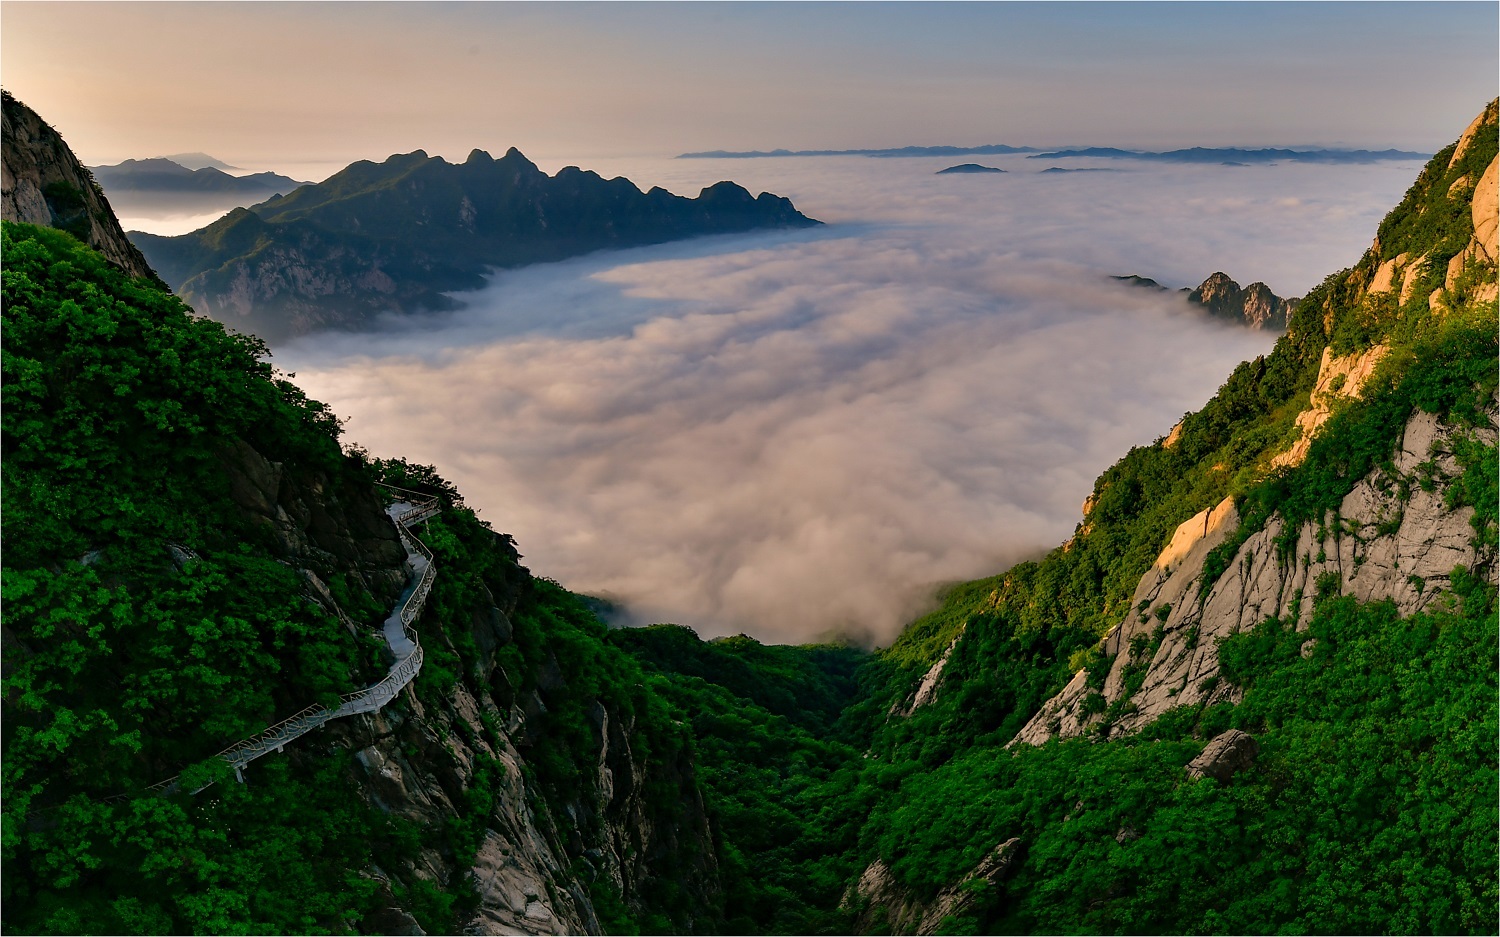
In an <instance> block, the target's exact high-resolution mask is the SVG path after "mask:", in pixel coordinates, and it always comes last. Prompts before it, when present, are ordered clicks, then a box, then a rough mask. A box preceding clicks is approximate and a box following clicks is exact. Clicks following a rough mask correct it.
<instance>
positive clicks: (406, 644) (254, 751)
mask: <svg viewBox="0 0 1500 937" xmlns="http://www.w3.org/2000/svg"><path fill="white" fill-rule="evenodd" d="M382 487H386V488H391V489H392V490H393V491H397V492H400V493H402V494H406V495H412V494H417V493H416V492H409V491H404V490H403V489H399V488H394V487H393V486H390V485H385V486H382ZM441 510H442V505H441V503H440V502H439V501H438V499H437V498H433V497H430V496H423V500H420V501H397V502H396V503H395V504H392V505H391V506H390V507H389V508H387V509H386V513H387V514H388V515H389V516H390V518H391V521H392V522H394V523H395V525H396V533H397V534H399V535H400V537H401V545H402V546H404V547H405V548H406V563H407V567H408V568H409V569H410V570H411V579H410V581H409V584H408V585H407V587H406V591H405V592H403V593H402V594H401V599H400V601H398V602H397V603H396V605H395V607H394V608H393V609H392V610H391V614H390V617H389V618H387V619H386V621H385V626H384V628H383V634H384V636H385V642H386V644H387V645H388V646H389V647H390V649H391V654H392V655H393V656H394V657H395V662H394V663H393V664H392V665H391V669H390V671H389V672H388V673H387V674H386V675H385V678H384V679H382V680H381V681H380V682H379V683H376V684H374V685H372V686H368V687H365V688H364V689H363V690H358V691H356V692H353V693H346V694H344V695H343V696H342V697H341V699H342V700H343V702H342V704H341V705H340V706H339V707H338V708H337V709H328V708H327V707H325V706H319V705H312V706H309V707H307V708H306V709H304V710H302V711H301V712H299V713H296V714H295V715H293V716H291V717H289V718H287V719H284V720H282V721H281V722H278V723H277V724H276V725H274V726H271V727H270V728H269V729H266V730H265V731H264V732H261V733H260V734H258V735H254V736H251V737H250V738H248V739H244V740H242V741H239V742H236V743H235V744H233V745H231V746H229V747H228V748H226V749H224V750H223V751H221V752H219V753H218V756H217V757H219V758H222V759H224V760H225V761H227V762H229V764H230V765H231V766H232V767H233V768H234V774H235V777H237V778H239V779H240V780H241V781H243V780H244V774H243V773H242V770H243V769H244V767H245V766H246V765H248V764H249V763H250V762H252V761H254V760H255V759H257V758H259V757H261V756H262V755H266V754H269V753H271V752H273V751H274V752H279V751H281V750H282V748H283V747H285V746H286V744H287V743H288V742H291V741H294V740H296V739H298V738H301V737H302V736H304V735H306V734H307V733H309V732H311V731H312V730H313V729H316V728H318V727H319V726H321V725H323V724H324V723H326V722H329V721H330V720H333V719H340V718H342V717H344V716H353V715H357V714H359V713H372V712H378V711H379V710H381V709H382V708H384V707H385V705H386V704H387V703H389V702H390V701H391V700H393V699H395V698H396V697H397V696H398V695H399V694H400V693H401V691H402V690H404V689H406V686H407V684H409V683H411V681H412V680H414V679H415V678H416V676H417V674H418V673H420V672H421V670H422V645H421V644H420V643H418V641H417V633H416V631H415V630H413V628H412V622H414V621H416V620H417V616H418V615H420V614H422V607H423V606H424V605H425V604H426V602H427V595H428V593H429V592H431V591H432V583H433V580H434V579H436V578H437V566H436V564H434V562H433V557H432V551H431V550H429V549H428V548H427V545H426V544H425V543H423V542H422V541H421V540H418V539H417V538H416V536H415V535H413V534H412V533H411V531H410V528H411V527H414V526H415V525H417V524H419V523H421V522H422V521H425V520H427V519H428V518H431V517H433V516H434V515H436V514H437V513H438V512H439V511H441ZM207 786H208V785H204V787H207ZM179 789H180V776H174V777H170V778H167V779H166V780H165V781H160V782H158V783H156V784H153V785H151V787H150V788H148V790H154V791H162V792H175V791H177V790H179ZM201 790H203V787H199V788H197V789H195V790H194V791H192V793H195V794H196V793H197V792H198V791H201ZM126 796H128V795H121V798H122V799H123V798H124V797H126Z"/></svg>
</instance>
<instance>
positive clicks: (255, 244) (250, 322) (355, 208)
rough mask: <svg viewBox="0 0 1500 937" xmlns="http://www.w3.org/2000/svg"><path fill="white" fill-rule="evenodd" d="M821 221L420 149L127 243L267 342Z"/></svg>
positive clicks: (782, 210)
mask: <svg viewBox="0 0 1500 937" xmlns="http://www.w3.org/2000/svg"><path fill="white" fill-rule="evenodd" d="M819 223H820V222H817V221H815V220H813V219H811V218H808V217H807V216H805V215H803V214H802V213H801V212H799V211H797V209H796V208H795V207H794V206H793V205H792V203H791V202H790V201H788V200H787V199H784V198H781V197H779V196H776V195H772V194H770V193H765V192H763V193H761V195H760V196H759V197H758V198H757V197H753V196H751V195H750V193H749V192H747V191H746V190H745V189H743V188H742V187H740V186H738V185H735V184H734V183H732V182H720V183H718V184H716V185H712V186H709V187H708V188H706V189H704V190H703V191H702V192H701V193H699V195H698V196H697V197H696V198H691V199H690V198H684V197H681V196H678V195H673V194H672V193H670V192H668V191H667V190H665V189H662V188H653V189H651V190H650V191H649V192H644V193H643V192H641V190H640V189H638V188H637V187H636V186H635V185H634V184H633V183H632V182H630V180H628V179H624V178H616V179H609V180H606V179H604V178H602V177H601V176H599V175H598V174H597V173H594V172H587V171H584V170H581V169H579V168H578V167H576V166H569V167H566V168H564V169H562V170H560V171H559V172H558V173H557V174H556V175H555V176H548V175H547V174H546V173H544V172H542V171H541V170H540V169H538V168H537V166H536V164H535V163H533V162H531V161H530V160H529V159H527V158H526V157H525V156H523V155H522V154H521V152H520V151H519V150H517V149H515V148H511V149H510V150H509V151H508V152H507V153H506V154H505V155H504V156H503V157H501V158H500V159H494V158H492V157H491V156H490V155H489V154H488V153H486V152H484V151H483V150H474V151H473V152H472V153H470V154H469V157H468V159H467V160H465V161H464V162H463V163H457V164H455V163H449V162H447V161H446V160H444V159H442V158H440V157H433V156H428V155H427V153H425V152H424V151H422V150H417V151H415V152H412V153H405V154H400V155H396V156H392V157H390V158H389V159H387V160H385V161H384V162H382V163H374V162H369V161H365V160H362V161H360V162H357V163H353V164H351V165H350V166H348V167H347V168H345V169H343V170H342V171H340V172H338V173H336V174H335V175H333V176H331V177H330V178H328V179H327V180H325V181H323V182H321V183H318V184H316V185H306V186H303V187H301V188H299V189H297V190H296V191H294V192H292V193H291V194H290V195H286V196H273V197H272V198H271V199H269V200H267V201H265V202H262V203H260V204H258V205H255V206H253V207H252V208H250V209H244V208H240V209H236V210H234V211H232V212H230V213H229V214H228V215H225V216H224V217H223V218H221V219H219V220H218V221H216V222H214V223H213V224H211V225H209V226H207V227H205V228H201V229H199V230H197V231H194V232H192V233H190V234H185V235H181V236H179V237H161V236H157V235H151V234H144V233H141V232H133V233H132V235H131V237H132V239H133V240H134V242H135V243H136V244H137V245H139V246H140V248H141V250H142V251H144V252H145V254H146V256H147V258H148V259H150V260H151V262H152V264H153V265H154V266H155V267H156V268H157V270H158V271H160V272H161V275H162V277H163V278H164V279H165V280H166V281H167V283H169V284H170V285H171V286H172V287H173V288H174V289H175V290H176V291H177V292H178V294H179V295H181V296H183V297H184V298H185V299H186V300H188V302H190V303H192V304H193V305H194V306H195V307H196V308H197V309H198V311H199V312H203V313H206V314H207V315H210V316H213V317H214V318H216V319H218V320H219V321H221V322H224V323H226V324H228V325H231V326H233V327H234V328H236V329H240V330H242V331H249V332H254V333H255V334H257V335H260V336H261V337H262V338H264V339H266V340H267V341H271V342H276V341H280V340H283V339H286V338H291V337H293V336H296V335H301V334H305V333H307V332H310V331H314V330H317V329H326V328H334V329H356V328H359V327H361V326H362V325H364V324H366V323H368V322H369V321H370V320H371V319H373V318H374V317H375V316H377V315H379V314H381V313H385V312H392V311H394V312H413V311H418V310H423V309H427V310H441V309H451V308H454V307H455V305H456V304H455V303H454V301H453V300H452V299H451V298H449V297H448V296H447V295H445V294H447V293H449V292H453V291H458V290H472V289H478V288H479V287H480V286H482V285H483V284H484V276H485V274H486V273H487V272H488V271H489V270H490V269H491V268H496V267H518V266H522V265H525V264H531V263H538V262H543V261H555V260H562V259H565V258H568V257H575V256H578V255H580V254H585V253H588V252H590V251H596V250H601V249H604V248H622V247H637V246H642V245H646V244H657V243H661V242H663V241H670V240H676V239H679V238H686V237H694V236H697V235H704V234H726V233H735V232H743V231H751V230H758V229H767V228H799V227H807V226H810V225H816V224H819Z"/></svg>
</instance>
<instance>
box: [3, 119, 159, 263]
mask: <svg viewBox="0 0 1500 937" xmlns="http://www.w3.org/2000/svg"><path fill="white" fill-rule="evenodd" d="M0 119H3V127H0V218H4V219H5V220H6V221H20V222H25V223H26V224H36V225H45V226H47V227H51V228H60V229H62V230H64V231H67V232H68V233H69V234H71V235H73V236H74V237H76V238H78V239H79V240H80V241H82V242H83V243H85V244H87V245H89V246H90V247H92V248H94V249H95V250H97V251H98V252H99V253H101V254H103V255H104V256H105V257H106V258H108V259H109V260H110V262H111V263H113V264H115V265H116V266H118V267H120V268H121V269H122V270H124V271H125V272H126V273H128V274H130V275H131V276H133V277H147V278H149V279H151V280H156V274H155V273H153V272H152V270H151V266H150V264H148V263H146V258H145V257H144V256H142V254H141V252H140V250H139V249H137V248H136V246H135V245H134V244H132V243H130V240H129V239H128V238H126V237H125V232H124V230H123V229H122V228H121V227H120V222H119V221H118V220H117V219H116V218H115V215H114V212H113V211H112V210H111V209H110V207H109V201H108V200H107V199H106V198H105V197H104V192H103V191H102V190H100V189H99V187H98V186H96V185H95V184H94V179H93V176H91V175H90V174H89V171H88V170H87V169H85V168H84V166H83V164H82V163H80V162H79V161H78V158H77V157H76V156H74V155H73V151H72V150H70V149H69V148H68V145H67V144H66V143H64V142H63V138H62V137H61V136H60V135H59V134H58V132H57V131H56V130H53V129H52V127H51V126H50V125H49V124H48V123H47V122H46V121H44V120H42V119H41V117H39V116H37V113H36V111H33V110H32V109H31V108H29V107H27V106H26V105H24V104H22V103H21V102H20V101H17V100H16V99H15V98H13V97H11V96H10V94H9V92H6V93H5V94H4V95H3V118H0Z"/></svg>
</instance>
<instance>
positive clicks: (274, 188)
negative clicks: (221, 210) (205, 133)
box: [90, 154, 307, 201]
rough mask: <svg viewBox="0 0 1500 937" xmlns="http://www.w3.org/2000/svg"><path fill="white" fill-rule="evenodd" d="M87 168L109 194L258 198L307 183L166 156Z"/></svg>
mask: <svg viewBox="0 0 1500 937" xmlns="http://www.w3.org/2000/svg"><path fill="white" fill-rule="evenodd" d="M198 155H202V154H198ZM209 158H212V157H209ZM90 171H91V172H92V173H93V174H94V179H95V180H96V181H97V182H98V183H99V184H100V185H101V186H103V187H104V191H105V192H107V193H109V194H111V195H114V194H116V193H125V192H153V193H155V192H161V193H172V194H178V193H182V194H186V193H192V194H205V193H226V194H233V195H249V196H254V197H255V199H256V201H259V200H261V199H265V198H269V197H271V196H272V195H285V194H286V193H288V192H290V191H292V190H293V189H295V188H297V187H298V186H301V185H307V183H305V182H298V181H297V180H296V179H289V178H287V177H286V176H282V175H278V174H276V173H274V172H258V173H254V174H251V175H248V176H231V175H230V174H229V173H227V172H224V171H222V170H220V169H216V168H214V167H212V166H206V167H204V168H202V169H189V168H187V167H186V166H183V165H181V164H180V163H177V162H174V161H172V160H170V159H167V158H165V157H157V158H156V159H127V160H125V161H124V162H123V163H116V164H115V165H113V166H92V167H90Z"/></svg>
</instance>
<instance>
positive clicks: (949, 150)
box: [677, 143, 1037, 159]
mask: <svg viewBox="0 0 1500 937" xmlns="http://www.w3.org/2000/svg"><path fill="white" fill-rule="evenodd" d="M1036 150H1037V148H1036V147H1034V146H1006V145H1005V144H1003V143H991V144H987V145H985V146H899V147H894V148H890V149H883V150H882V149H877V150H705V151H703V152H701V153H683V154H681V155H679V156H678V157H677V158H678V159H761V158H764V157H773V156H877V157H893V156H894V157H903V156H994V155H997V154H1000V155H1003V154H1006V153H1035V152H1036Z"/></svg>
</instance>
